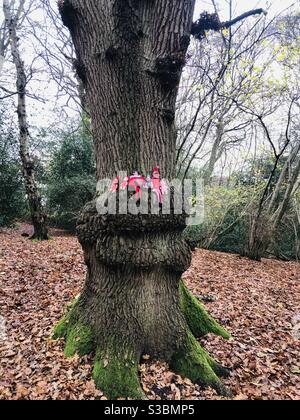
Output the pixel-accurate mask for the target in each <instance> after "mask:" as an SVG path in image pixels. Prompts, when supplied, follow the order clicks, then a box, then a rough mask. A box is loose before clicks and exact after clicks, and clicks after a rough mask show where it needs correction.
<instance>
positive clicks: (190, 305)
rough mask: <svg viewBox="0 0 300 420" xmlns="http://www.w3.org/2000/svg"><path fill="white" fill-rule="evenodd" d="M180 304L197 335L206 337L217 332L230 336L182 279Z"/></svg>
mask: <svg viewBox="0 0 300 420" xmlns="http://www.w3.org/2000/svg"><path fill="white" fill-rule="evenodd" d="M179 293H180V305H181V309H182V311H183V313H184V316H185V319H186V321H187V323H188V325H189V327H190V329H191V331H192V333H193V334H194V335H195V336H196V337H204V336H205V335H207V334H209V333H213V334H216V335H218V336H220V337H223V338H225V339H227V340H228V339H229V338H230V334H229V333H228V332H227V331H226V330H225V329H224V328H223V327H222V326H221V325H220V324H218V322H217V321H216V320H214V319H213V318H212V317H211V316H210V315H209V314H208V312H207V311H206V310H205V308H204V307H203V306H202V305H201V303H200V302H199V301H198V299H196V298H195V296H193V294H192V293H191V292H190V291H189V290H188V288H187V287H186V286H185V285H184V283H183V281H180V285H179Z"/></svg>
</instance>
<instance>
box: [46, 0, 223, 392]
mask: <svg viewBox="0 0 300 420" xmlns="http://www.w3.org/2000/svg"><path fill="white" fill-rule="evenodd" d="M59 7H60V12H61V15H62V19H63V22H64V23H65V25H66V26H67V27H68V28H69V30H70V32H71V35H72V38H73V41H74V44H75V49H76V54H77V71H78V74H79V75H80V77H81V79H82V80H83V83H84V85H85V90H86V97H87V102H88V107H89V110H90V113H91V118H92V126H93V136H94V143H95V151H96V162H97V177H98V179H99V180H101V179H102V178H107V177H109V178H113V177H114V176H115V175H116V173H117V172H118V171H121V170H122V171H127V173H129V174H130V173H132V172H133V171H134V170H138V171H139V172H140V173H143V174H144V175H146V173H147V172H148V171H150V170H151V169H152V168H153V167H154V166H156V165H158V164H159V166H160V170H161V173H162V175H163V177H165V178H171V177H173V176H174V175H175V154H176V148H175V145H176V130H175V126H174V115H175V101H176V95H177V91H178V85H179V81H180V77H181V73H182V68H183V66H184V64H185V55H186V51H187V48H188V44H189V39H190V30H191V25H192V16H193V10H194V0H184V1H182V0H180V1H179V0H176V1H172V2H170V1H166V0H139V1H138V0H105V1H104V0H98V1H96V0H68V1H67V0H64V1H60V2H59ZM171 207H172V206H171ZM185 225H186V217H185V215H184V214H183V215H176V214H174V212H171V214H169V215H163V214H162V213H161V212H159V214H156V215H151V214H147V215H141V214H139V215H136V216H134V215H130V214H128V215H121V214H116V215H110V214H109V215H108V214H106V215H100V214H98V212H97V210H96V202H95V201H94V202H91V203H89V204H87V205H86V207H85V208H84V210H83V212H82V215H81V217H80V219H79V221H78V228H77V231H78V237H79V241H80V243H81V244H82V247H83V250H84V256H85V262H86V265H87V277H86V283H85V286H84V289H83V292H82V294H81V295H80V298H79V300H78V301H76V302H75V304H74V305H73V307H72V308H71V310H70V311H69V313H68V314H67V315H66V316H65V318H64V319H63V320H62V321H61V322H60V323H59V324H58V326H57V327H56V329H55V334H54V336H55V337H64V338H65V339H66V347H65V353H66V355H67V356H71V355H73V354H74V353H76V352H77V353H79V354H80V355H82V354H86V353H89V352H91V351H95V353H96V354H95V367H94V379H95V382H96V384H97V386H98V387H99V388H100V389H101V390H103V391H104V392H105V393H106V394H107V395H108V396H109V397H110V398H117V397H134V398H143V397H144V395H143V392H142V391H141V388H140V384H139V380H138V364H139V361H140V357H141V355H142V354H143V353H147V354H151V355H152V356H153V357H157V358H160V359H163V360H166V361H168V362H169V363H170V365H171V367H172V368H173V369H174V370H175V371H177V372H179V373H180V374H182V375H183V376H187V377H190V379H192V380H194V381H197V382H199V383H202V384H204V385H211V386H213V387H215V388H216V389H218V390H219V391H222V392H223V393H226V390H225V387H224V386H223V385H222V383H221V382H220V380H219V378H218V375H219V374H222V373H225V370H224V369H222V367H220V366H219V365H218V364H217V363H216V362H215V361H214V360H213V359H212V358H211V357H210V356H209V355H208V354H207V353H206V352H205V351H204V350H203V349H202V348H201V346H200V345H199V343H198V342H197V341H196V339H195V338H194V336H193V334H192V331H193V332H194V333H196V334H197V335H203V334H206V333H208V332H211V331H212V332H214V333H216V334H219V335H221V336H223V337H225V338H228V337H229V335H228V333H227V332H226V331H225V330H224V329H223V328H222V327H220V326H219V325H218V323H217V322H216V321H214V320H213V319H212V318H211V317H209V315H208V314H207V313H206V312H205V310H204V309H203V308H202V306H201V305H200V304H199V303H198V302H197V300H196V299H195V298H194V297H193V296H192V295H191V294H190V293H189V292H188V291H187V289H185V287H184V286H183V284H182V282H181V274H182V273H183V272H184V271H185V270H186V269H187V268H188V267H189V264H190V261H191V252H190V249H189V247H188V245H187V243H186V242H185V240H184V239H183V237H182V231H183V230H184V228H185ZM191 324H193V325H191ZM189 325H191V327H190V326H189ZM190 328H191V329H192V331H191V329H190Z"/></svg>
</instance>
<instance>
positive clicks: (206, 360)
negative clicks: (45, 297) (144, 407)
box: [53, 281, 231, 400]
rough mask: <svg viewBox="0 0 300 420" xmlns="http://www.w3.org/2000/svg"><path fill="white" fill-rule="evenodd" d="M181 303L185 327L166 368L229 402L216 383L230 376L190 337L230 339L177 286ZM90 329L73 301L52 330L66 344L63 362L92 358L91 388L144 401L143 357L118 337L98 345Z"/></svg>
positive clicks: (194, 299) (113, 395)
mask: <svg viewBox="0 0 300 420" xmlns="http://www.w3.org/2000/svg"><path fill="white" fill-rule="evenodd" d="M180 303H181V308H182V310H183V311H184V315H185V318H186V321H187V324H188V325H187V326H186V338H185V339H184V341H183V343H182V344H181V346H180V348H179V349H178V350H176V351H175V353H174V354H173V356H172V358H171V361H170V368H171V369H172V370H174V372H177V373H178V374H180V375H182V376H183V377H187V378H189V379H190V380H192V381H193V382H195V383H198V384H200V385H202V386H211V387H212V388H214V389H215V390H216V391H217V392H218V393H219V394H221V395H223V396H226V397H229V396H231V393H230V391H229V390H228V389H227V388H226V387H225V386H224V385H223V383H222V382H221V381H220V379H219V377H226V376H228V375H229V371H228V370H227V369H226V368H224V367H223V366H221V365H220V364H218V363H217V362H216V361H215V360H214V359H213V358H212V357H211V356H210V355H209V354H208V353H207V352H206V351H205V350H204V349H203V348H202V347H201V346H200V344H199V343H198V342H197V340H196V339H195V337H194V335H197V336H203V335H205V334H207V333H209V332H214V333H215V334H217V335H220V336H222V337H224V338H229V337H230V336H229V334H228V333H227V332H226V331H225V330H224V329H223V328H222V327H221V326H220V325H219V324H218V323H217V322H216V321H215V320H214V319H213V318H211V317H210V316H209V315H208V313H207V312H206V311H205V309H204V308H203V307H202V305H200V303H199V302H198V301H197V299H196V298H194V296H193V295H192V293H191V292H190V291H189V290H188V289H187V288H186V287H185V285H184V284H183V282H182V281H181V283H180ZM89 324H90V323H87V322H86V321H84V318H83V316H82V312H81V307H80V304H79V301H78V300H75V301H74V302H73V303H72V304H71V305H69V308H68V312H67V314H66V315H65V316H64V317H63V318H62V320H61V321H60V322H59V323H58V324H57V325H56V327H55V328H54V332H53V338H54V339H59V338H64V339H65V351H64V352H65V355H66V357H73V356H74V355H75V354H78V355H79V356H84V355H88V354H91V353H92V354H94V355H95V359H94V360H95V362H94V369H93V378H94V380H95V384H96V386H97V387H98V388H99V389H100V390H101V391H102V392H103V393H104V394H105V395H106V396H107V397H108V398H110V399H117V398H121V397H123V398H126V397H130V398H134V399H139V400H140V399H146V396H145V394H144V392H143V390H142V388H141V386H140V381H139V373H138V367H139V362H140V358H141V356H142V351H140V350H136V346H135V345H134V343H131V344H130V343H127V344H125V343H124V342H123V341H122V339H121V338H120V337H110V338H108V337H105V339H104V340H103V339H102V338H101V339H98V340H97V337H96V334H95V331H94V328H93V327H92V326H91V325H89ZM188 326H189V328H190V329H189V328H188ZM193 334H194V335H193Z"/></svg>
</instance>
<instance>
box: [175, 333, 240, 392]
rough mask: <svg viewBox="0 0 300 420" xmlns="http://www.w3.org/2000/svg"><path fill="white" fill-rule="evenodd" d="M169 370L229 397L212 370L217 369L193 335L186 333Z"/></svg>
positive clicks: (216, 365)
mask: <svg viewBox="0 0 300 420" xmlns="http://www.w3.org/2000/svg"><path fill="white" fill-rule="evenodd" d="M170 366H171V368H172V369H173V370H174V371H175V372H177V373H179V374H180V375H181V376H183V377H187V378H189V379H190V380H191V381H193V382H195V383H197V384H199V385H202V386H211V387H212V388H214V389H215V390H216V391H217V392H218V393H219V394H221V395H224V396H231V395H232V394H231V392H230V391H229V390H228V389H227V388H226V387H225V386H224V385H223V383H222V382H221V381H220V379H219V378H218V375H217V372H216V371H215V370H214V368H215V367H216V368H217V367H219V366H220V365H218V364H217V363H216V362H215V361H214V360H213V359H212V358H211V357H210V356H209V354H208V353H207V352H206V351H205V350H204V349H203V348H202V347H201V346H200V344H199V343H198V341H197V340H196V339H195V337H194V336H193V334H192V333H191V332H190V331H188V332H187V336H186V340H185V342H184V343H183V345H182V347H181V348H180V349H179V351H178V352H177V353H175V355H174V356H173V358H172V361H171V364H170Z"/></svg>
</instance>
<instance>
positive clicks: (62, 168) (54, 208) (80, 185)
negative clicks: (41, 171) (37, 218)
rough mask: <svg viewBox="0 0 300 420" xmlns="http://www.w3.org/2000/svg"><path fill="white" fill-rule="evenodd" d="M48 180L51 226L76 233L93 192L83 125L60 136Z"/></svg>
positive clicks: (90, 153) (88, 142) (92, 169)
mask: <svg viewBox="0 0 300 420" xmlns="http://www.w3.org/2000/svg"><path fill="white" fill-rule="evenodd" d="M47 178H48V180H47V187H46V196H47V211H48V215H49V220H50V223H52V224H54V225H55V226H57V227H60V228H64V229H68V230H72V231H73V230H75V227H76V219H77V217H78V214H79V212H80V210H81V209H82V207H83V206H84V205H85V203H86V202H88V201H90V200H91V199H92V198H93V196H94V195H95V191H96V181H95V161H94V157H93V146H92V139H91V136H90V135H89V132H88V130H87V129H86V128H85V127H84V126H82V127H81V128H80V129H79V130H77V131H76V132H73V133H63V134H62V135H61V143H60V144H59V147H58V148H57V149H56V150H55V151H54V154H53V157H52V160H51V163H50V165H49V169H48V176H47Z"/></svg>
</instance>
